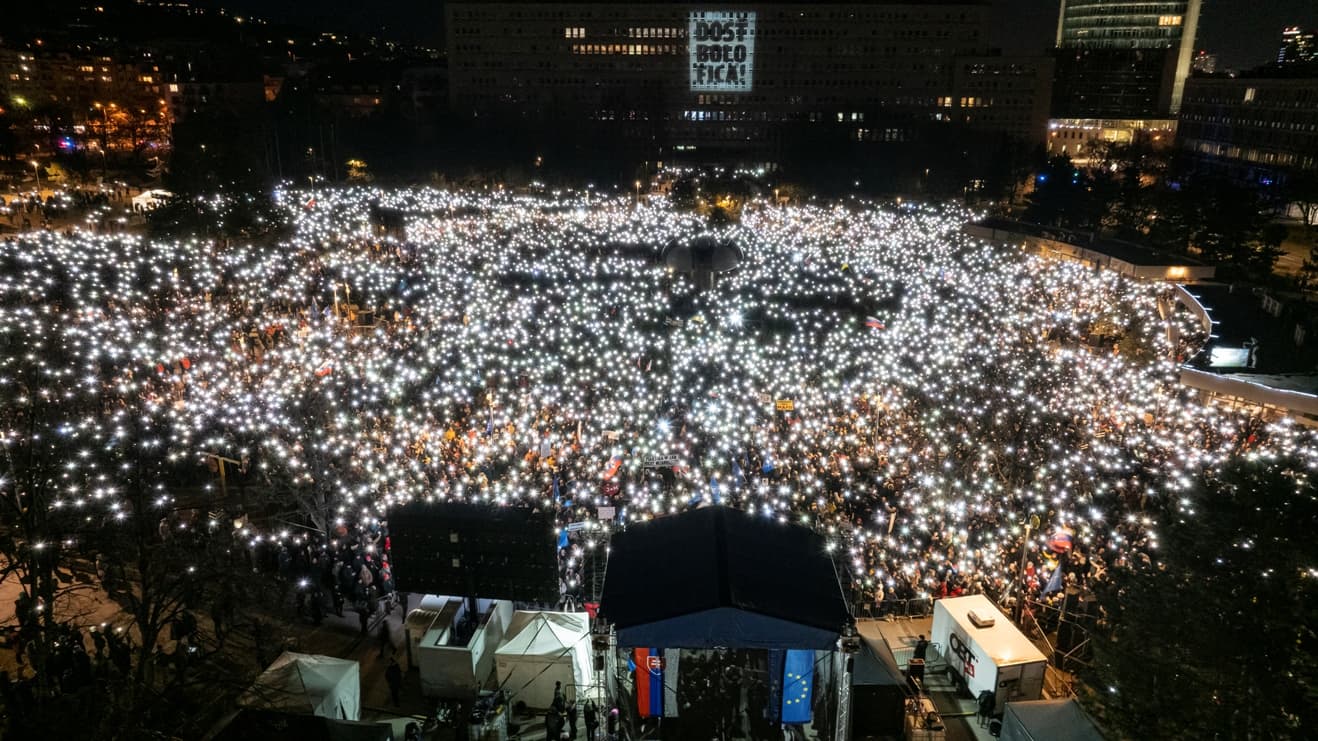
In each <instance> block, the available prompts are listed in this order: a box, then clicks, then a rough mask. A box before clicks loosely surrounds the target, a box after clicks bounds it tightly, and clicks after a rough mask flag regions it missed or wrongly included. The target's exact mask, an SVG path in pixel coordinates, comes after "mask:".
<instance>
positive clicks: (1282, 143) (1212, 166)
mask: <svg viewBox="0 0 1318 741" xmlns="http://www.w3.org/2000/svg"><path fill="white" fill-rule="evenodd" d="M1177 143H1178V146H1179V147H1180V148H1181V149H1182V150H1184V151H1185V152H1186V153H1187V154H1189V155H1190V156H1192V157H1193V158H1194V160H1195V161H1196V163H1197V164H1198V165H1199V168H1200V169H1201V170H1203V171H1205V172H1209V173H1212V174H1215V175H1220V176H1224V177H1228V178H1230V179H1232V180H1235V181H1237V182H1241V183H1247V184H1252V185H1256V186H1260V187H1263V188H1270V187H1274V186H1280V185H1282V184H1284V182H1285V180H1286V179H1287V178H1289V177H1292V176H1293V175H1294V174H1296V173H1299V172H1304V173H1318V77H1239V78H1222V77H1212V78H1207V77H1196V78H1192V79H1191V80H1190V81H1189V83H1188V84H1187V85H1186V89H1185V104H1184V106H1183V107H1182V109H1181V117H1180V132H1179V136H1178V139H1177Z"/></svg>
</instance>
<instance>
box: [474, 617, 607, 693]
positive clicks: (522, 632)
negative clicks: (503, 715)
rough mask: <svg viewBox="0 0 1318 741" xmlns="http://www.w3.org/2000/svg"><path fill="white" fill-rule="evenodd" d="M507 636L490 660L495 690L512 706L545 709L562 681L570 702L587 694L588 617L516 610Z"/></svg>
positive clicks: (589, 663) (588, 682)
mask: <svg viewBox="0 0 1318 741" xmlns="http://www.w3.org/2000/svg"><path fill="white" fill-rule="evenodd" d="M505 635H506V636H507V640H505V641H504V643H503V645H501V646H499V648H497V649H495V651H494V661H495V665H496V667H497V671H498V678H499V686H501V687H503V689H504V690H506V691H507V692H508V693H509V694H510V695H511V696H512V698H513V701H514V702H516V701H518V700H520V701H522V702H525V703H526V704H527V705H529V706H530V707H533V708H547V707H549V706H550V705H551V704H552V703H553V701H554V683H555V682H562V683H563V693H564V695H565V696H566V697H567V698H568V699H569V700H571V699H574V698H575V697H576V696H577V694H578V692H580V693H581V694H583V695H584V694H585V688H586V687H588V686H589V685H590V683H591V681H592V673H591V662H590V616H589V615H587V614H586V613H584V612H534V611H526V610H518V611H517V612H515V613H513V619H512V622H511V623H510V624H509V626H508V631H507V633H506V634H505Z"/></svg>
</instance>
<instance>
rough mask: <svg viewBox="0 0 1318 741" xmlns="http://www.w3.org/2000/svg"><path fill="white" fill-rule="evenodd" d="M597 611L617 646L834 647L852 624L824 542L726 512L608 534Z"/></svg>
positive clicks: (806, 532)
mask: <svg viewBox="0 0 1318 741" xmlns="http://www.w3.org/2000/svg"><path fill="white" fill-rule="evenodd" d="M600 612H601V614H602V615H603V616H604V617H605V618H606V619H607V620H609V621H610V622H612V623H613V624H614V626H615V627H616V628H617V632H618V645H619V646H622V647H643V646H650V647H656V648H718V647H726V648H801V649H805V648H813V649H819V650H831V649H833V648H834V644H835V643H836V641H837V638H838V633H839V632H840V631H841V630H842V628H843V626H844V625H846V624H847V623H848V622H849V621H850V620H851V616H850V613H849V612H848V610H847V603H846V599H845V598H844V597H843V595H842V588H841V586H840V585H839V583H838V579H837V574H836V573H835V572H834V570H833V561H832V559H830V558H829V556H828V553H827V552H826V551H825V550H824V539H823V538H822V537H821V536H819V535H818V534H817V533H815V532H814V531H812V530H810V529H808V528H805V527H800V526H796V525H783V524H780V523H779V522H777V521H776V520H774V519H771V518H767V517H762V516H756V515H752V514H748V513H746V512H742V511H740V510H735V509H730V508H727V507H705V508H702V509H698V510H694V511H691V512H685V513H682V514H679V515H672V516H669V517H661V518H658V519H655V520H652V521H650V522H645V523H641V524H639V525H632V526H630V527H628V529H627V530H626V532H623V533H619V534H618V535H616V536H614V538H613V542H612V544H611V552H610V554H609V565H608V570H607V571H606V572H605V579H604V594H603V595H602V598H601V600H600Z"/></svg>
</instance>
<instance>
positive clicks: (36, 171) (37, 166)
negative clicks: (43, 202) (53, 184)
mask: <svg viewBox="0 0 1318 741" xmlns="http://www.w3.org/2000/svg"><path fill="white" fill-rule="evenodd" d="M32 174H33V175H35V176H36V178H37V198H40V197H41V163H40V162H37V161H36V160H32Z"/></svg>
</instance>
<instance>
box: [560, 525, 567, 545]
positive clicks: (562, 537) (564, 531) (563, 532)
mask: <svg viewBox="0 0 1318 741" xmlns="http://www.w3.org/2000/svg"><path fill="white" fill-rule="evenodd" d="M558 547H559V548H567V528H563V529H562V530H559V531H558Z"/></svg>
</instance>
